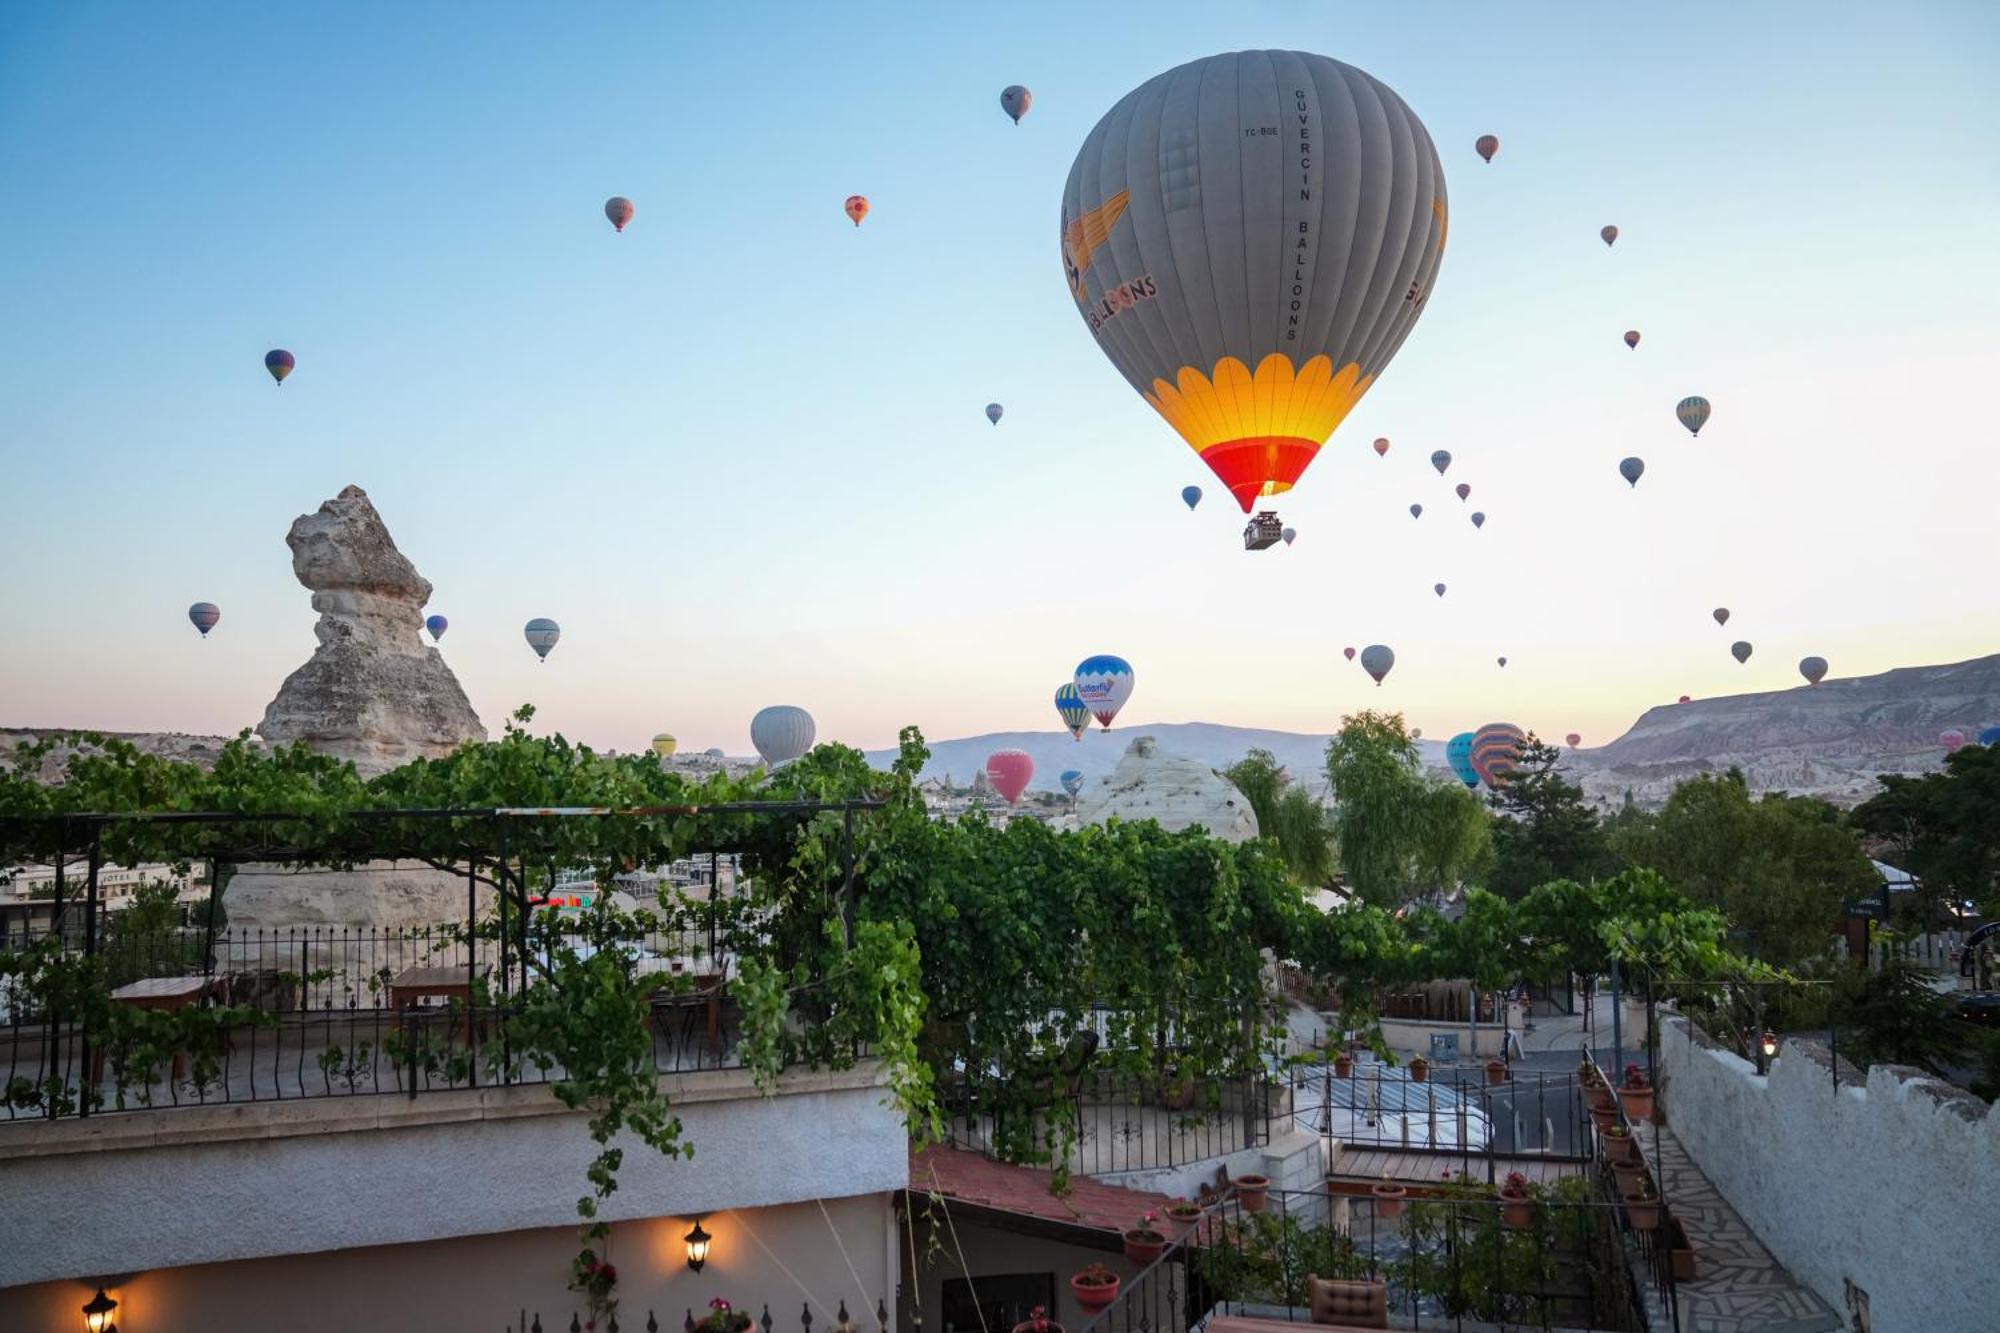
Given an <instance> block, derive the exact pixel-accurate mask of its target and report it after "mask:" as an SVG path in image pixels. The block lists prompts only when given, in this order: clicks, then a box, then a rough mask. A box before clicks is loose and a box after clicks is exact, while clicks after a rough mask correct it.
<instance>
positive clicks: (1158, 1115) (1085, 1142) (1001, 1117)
mask: <svg viewBox="0 0 2000 1333" xmlns="http://www.w3.org/2000/svg"><path fill="white" fill-rule="evenodd" d="M1285 1094H1286V1090H1285V1088H1284V1087H1283V1086H1282V1085H1279V1084H1276V1083H1273V1082H1272V1081H1271V1080H1270V1079H1268V1078H1265V1077H1263V1076H1262V1075H1255V1074H1252V1075H1242V1076H1238V1077H1235V1078H1226V1079H1215V1080H1207V1081H1197V1080H1195V1079H1192V1078H1189V1079H1179V1078H1174V1077H1170V1076H1143V1075H1136V1074H1131V1073H1126V1072H1122V1071H1116V1070H1111V1069H1106V1068H1086V1069H1084V1070H1083V1071H1081V1072H1080V1073H1078V1074H1076V1075H1075V1076H1073V1077H1071V1078H1068V1079H1058V1080H1054V1081H1051V1082H1050V1083H1049V1084H1048V1086H1046V1087H1044V1088H1041V1089H1040V1090H1039V1094H1037V1093H1036V1091H1035V1090H1032V1089H1030V1090H1028V1092H1027V1093H1026V1094H1025V1095H1024V1088H1023V1081H1021V1080H1014V1079H1008V1078H1000V1077H996V1078H994V1079H991V1080H987V1081H983V1082H981V1083H980V1084H978V1085H977V1086H968V1087H965V1088H962V1089H959V1090H957V1091H956V1092H955V1093H954V1092H953V1091H952V1090H947V1092H946V1097H947V1102H948V1103H949V1104H948V1106H947V1110H948V1111H949V1120H948V1123H947V1133H946V1138H947V1141H949V1142H950V1143H951V1144H952V1145H953V1146H955V1147H959V1148H965V1149H969V1150H971V1151H974V1152H979V1153H982V1154H984V1155H986V1156H988V1157H992V1158H995V1159H996V1160H1000V1161H1012V1162H1020V1163H1033V1164H1041V1165H1051V1166H1053V1165H1056V1164H1057V1163H1058V1162H1060V1163H1061V1164H1063V1165H1065V1166H1066V1167H1067V1169H1068V1170H1069V1171H1071V1172H1073V1173H1076V1174H1078V1175H1087V1176H1102V1175H1115V1174H1117V1173H1119V1172H1122V1171H1147V1170H1153V1169H1157V1168H1161V1167H1178V1166H1188V1165H1192V1164H1195V1163H1199V1162H1209V1161H1214V1160H1217V1159H1219V1158H1223V1157H1227V1156H1229V1155H1230V1154H1231V1153H1236V1152H1241V1151H1242V1150H1244V1149H1246V1148H1257V1147H1263V1146H1265V1145H1267V1144H1269V1143H1270V1141H1271V1126H1272V1123H1273V1121H1274V1120H1278V1119H1281V1118H1282V1106H1281V1103H1282V1101H1283V1099H1284V1098H1285Z"/></svg>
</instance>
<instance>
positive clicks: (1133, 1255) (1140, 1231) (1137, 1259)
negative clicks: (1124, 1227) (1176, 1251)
mask: <svg viewBox="0 0 2000 1333" xmlns="http://www.w3.org/2000/svg"><path fill="white" fill-rule="evenodd" d="M1166 1248H1167V1238H1166V1237H1165V1236H1163V1235H1161V1234H1160V1233H1159V1232H1157V1231H1152V1230H1149V1229H1147V1228H1145V1227H1134V1228H1132V1229H1131V1230H1130V1231H1128V1232H1126V1233H1125V1257H1126V1258H1127V1259H1130V1260H1131V1261H1132V1262H1133V1263H1135V1264H1137V1265H1139V1267H1141V1268H1144V1267H1145V1266H1146V1265H1147V1264H1150V1263H1152V1262H1153V1261H1154V1260H1155V1259H1157V1258H1159V1257H1160V1252H1161V1251H1162V1250H1164V1249H1166Z"/></svg>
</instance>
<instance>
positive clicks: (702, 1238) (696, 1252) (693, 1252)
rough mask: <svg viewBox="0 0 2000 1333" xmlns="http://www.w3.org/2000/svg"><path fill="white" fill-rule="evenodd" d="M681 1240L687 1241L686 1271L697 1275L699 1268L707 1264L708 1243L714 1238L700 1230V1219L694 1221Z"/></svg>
mask: <svg viewBox="0 0 2000 1333" xmlns="http://www.w3.org/2000/svg"><path fill="white" fill-rule="evenodd" d="M682 1239H684V1240H686V1241H687V1247H688V1271H690V1272H694V1273H699V1272H700V1271H701V1266H702V1265H703V1264H705V1263H707V1262H708V1243H709V1241H711V1240H713V1239H714V1237H713V1236H711V1235H709V1234H708V1233H707V1232H706V1231H703V1230H702V1229H701V1219H700V1218H698V1217H697V1218H696V1219H695V1220H694V1228H693V1229H692V1230H690V1231H689V1232H688V1233H687V1235H686V1236H684V1237H683V1238H682Z"/></svg>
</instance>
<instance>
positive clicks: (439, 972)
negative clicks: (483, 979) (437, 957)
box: [389, 966, 484, 1041]
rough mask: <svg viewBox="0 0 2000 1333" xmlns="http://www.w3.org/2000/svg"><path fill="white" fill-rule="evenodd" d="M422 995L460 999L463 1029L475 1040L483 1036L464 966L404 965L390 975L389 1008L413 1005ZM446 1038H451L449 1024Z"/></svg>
mask: <svg viewBox="0 0 2000 1333" xmlns="http://www.w3.org/2000/svg"><path fill="white" fill-rule="evenodd" d="M422 999H440V1000H444V1001H446V1002H447V1003H448V1002H450V1001H452V1000H457V1001H459V1002H460V1003H461V1004H463V1005H464V1006H465V1026H466V1031H467V1032H468V1033H469V1034H470V1035H471V1036H472V1038H473V1039H474V1040H475V1041H477V1040H479V1039H480V1038H481V1037H482V1036H483V1033H482V1032H481V1030H480V1029H481V1028H482V1027H483V1026H484V1025H483V1024H481V1023H478V1021H477V1020H476V1019H475V1018H474V1017H473V1013H472V979H471V978H470V977H469V976H467V975H466V971H465V968H464V967H462V966H461V967H406V968H404V969H403V970H402V971H401V972H398V973H397V974H396V975H395V976H393V977H391V978H389V1008H390V1009H391V1010H392V1011H393V1012H395V1013H398V1014H400V1013H402V1012H403V1011H404V1009H405V1008H406V1007H407V1008H411V1009H414V1008H416V1005H417V1001H418V1000H422ZM445 1040H446V1041H450V1040H451V1029H450V1028H446V1029H445Z"/></svg>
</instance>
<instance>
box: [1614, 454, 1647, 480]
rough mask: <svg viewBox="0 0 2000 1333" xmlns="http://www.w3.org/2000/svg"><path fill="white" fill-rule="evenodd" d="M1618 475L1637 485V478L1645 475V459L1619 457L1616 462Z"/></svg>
mask: <svg viewBox="0 0 2000 1333" xmlns="http://www.w3.org/2000/svg"><path fill="white" fill-rule="evenodd" d="M1618 475H1619V476H1621V477H1623V478H1625V480H1626V481H1629V482H1631V483H1632V484H1633V485H1634V486H1637V485H1638V484H1639V478H1641V477H1643V476H1645V475H1646V460H1645V459H1643V458H1624V459H1620V460H1619V462H1618Z"/></svg>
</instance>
